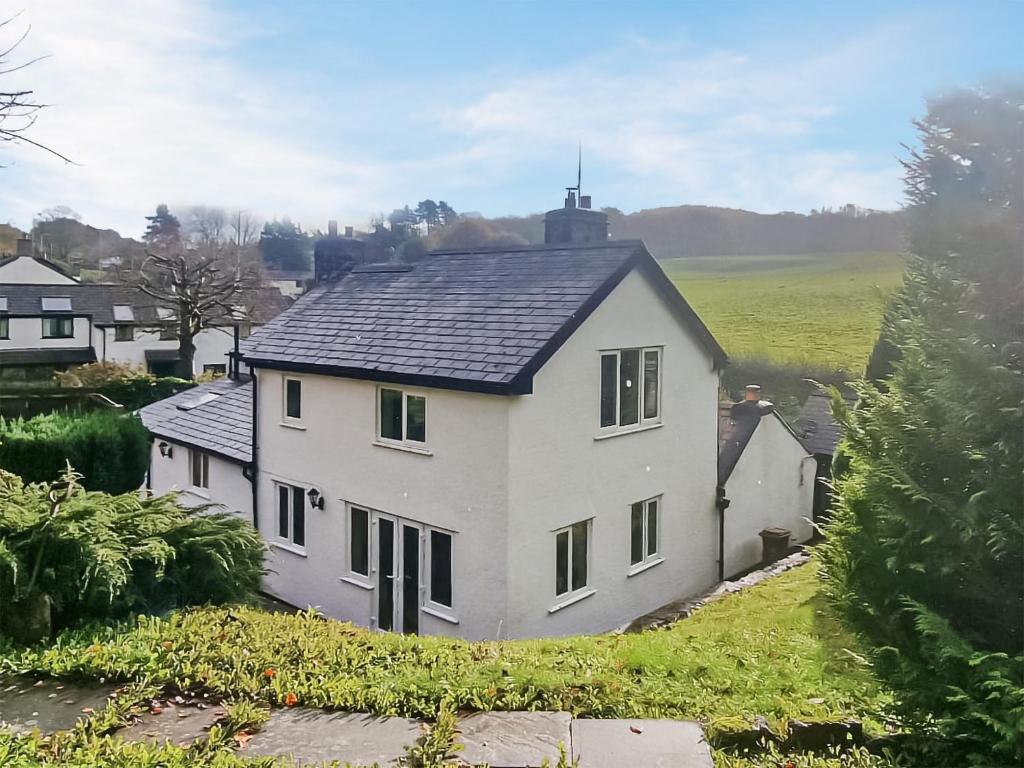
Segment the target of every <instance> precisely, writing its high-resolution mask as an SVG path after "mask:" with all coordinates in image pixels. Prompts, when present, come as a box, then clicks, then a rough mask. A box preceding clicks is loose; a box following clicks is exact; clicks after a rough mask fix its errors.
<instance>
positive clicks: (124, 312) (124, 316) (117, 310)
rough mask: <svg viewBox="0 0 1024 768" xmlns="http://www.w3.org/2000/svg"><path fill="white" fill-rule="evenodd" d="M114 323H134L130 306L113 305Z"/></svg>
mask: <svg viewBox="0 0 1024 768" xmlns="http://www.w3.org/2000/svg"><path fill="white" fill-rule="evenodd" d="M114 322H115V323H133V322H135V311H134V310H133V309H132V307H131V305H130V304H115V305H114Z"/></svg>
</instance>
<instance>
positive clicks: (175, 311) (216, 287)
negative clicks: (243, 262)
mask: <svg viewBox="0 0 1024 768" xmlns="http://www.w3.org/2000/svg"><path fill="white" fill-rule="evenodd" d="M250 284H251V279H250V278H249V276H248V275H247V274H245V273H244V272H242V270H241V269H240V268H238V267H237V266H231V265H230V264H229V262H228V261H227V260H226V259H225V258H224V254H222V253H221V252H220V250H219V249H204V250H198V249H197V250H183V249H173V250H168V251H161V252H155V253H148V254H147V256H146V260H145V261H144V262H143V263H142V266H141V268H140V269H139V283H138V286H139V289H140V290H142V291H143V293H145V294H147V295H149V296H151V297H153V298H154V299H156V302H157V306H159V307H164V308H166V309H168V310H170V313H171V315H172V318H173V321H174V322H176V323H177V327H178V375H179V376H181V377H182V378H185V379H191V378H193V370H192V366H193V360H194V358H195V353H196V347H195V337H196V336H198V335H199V332H200V331H202V330H203V329H204V328H209V327H211V326H213V325H218V324H224V323H225V322H231V321H233V320H240V318H238V317H237V310H236V305H237V304H238V303H239V300H240V299H241V294H242V292H243V290H244V289H246V288H248V287H250Z"/></svg>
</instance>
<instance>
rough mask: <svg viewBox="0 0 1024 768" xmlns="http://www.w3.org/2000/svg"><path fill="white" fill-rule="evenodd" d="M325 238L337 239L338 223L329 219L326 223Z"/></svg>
mask: <svg viewBox="0 0 1024 768" xmlns="http://www.w3.org/2000/svg"><path fill="white" fill-rule="evenodd" d="M327 236H328V237H337V236H338V222H337V221H335V220H334V219H331V220H330V221H328V222H327Z"/></svg>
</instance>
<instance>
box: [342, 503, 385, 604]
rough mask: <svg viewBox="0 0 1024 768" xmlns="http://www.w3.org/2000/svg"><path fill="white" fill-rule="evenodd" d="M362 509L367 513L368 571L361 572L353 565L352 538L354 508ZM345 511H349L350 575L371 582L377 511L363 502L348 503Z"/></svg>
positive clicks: (361, 580)
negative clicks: (374, 523) (374, 525)
mask: <svg viewBox="0 0 1024 768" xmlns="http://www.w3.org/2000/svg"><path fill="white" fill-rule="evenodd" d="M354 509H360V510H362V511H363V512H365V513H366V573H360V572H359V571H357V570H355V569H354V568H353V567H352V565H353V563H352V539H353V537H354V536H355V530H354V527H353V525H352V510H354ZM345 511H346V513H347V519H346V521H345V522H346V525H345V527H346V528H347V529H348V536H346V537H345V538H346V542H345V543H346V544H347V545H348V546H347V555H348V556H347V558H346V559H347V561H348V577H349V578H350V579H355V580H357V581H359V582H360V583H363V584H368V583H371V581H372V579H373V571H374V568H373V521H374V519H375V518H376V515H377V512H376V511H374V510H373V509H370V508H369V507H366V506H363V505H362V504H346V505H345Z"/></svg>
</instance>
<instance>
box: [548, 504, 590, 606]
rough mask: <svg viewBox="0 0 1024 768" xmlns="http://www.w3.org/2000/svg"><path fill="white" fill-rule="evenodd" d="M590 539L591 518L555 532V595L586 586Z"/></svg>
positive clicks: (561, 594) (576, 590)
mask: <svg viewBox="0 0 1024 768" xmlns="http://www.w3.org/2000/svg"><path fill="white" fill-rule="evenodd" d="M589 541H590V521H589V520H584V521H583V522H581V523H575V524H574V525H571V526H569V527H568V528H564V529H562V530H561V531H556V532H555V597H561V596H563V595H567V594H569V593H571V592H578V591H580V590H582V589H585V588H586V586H587V582H588V573H587V571H588V565H589V563H588V557H589V549H590V544H589Z"/></svg>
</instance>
